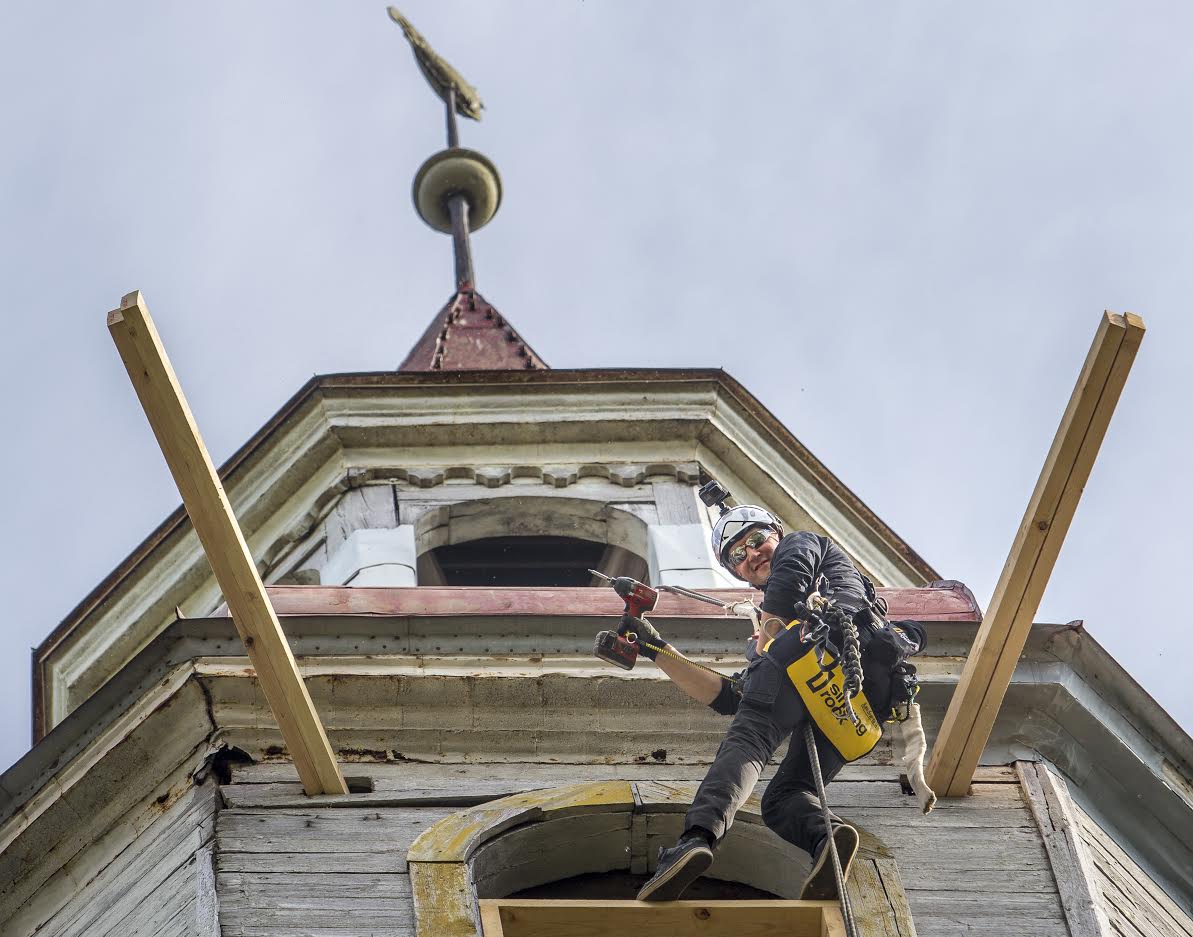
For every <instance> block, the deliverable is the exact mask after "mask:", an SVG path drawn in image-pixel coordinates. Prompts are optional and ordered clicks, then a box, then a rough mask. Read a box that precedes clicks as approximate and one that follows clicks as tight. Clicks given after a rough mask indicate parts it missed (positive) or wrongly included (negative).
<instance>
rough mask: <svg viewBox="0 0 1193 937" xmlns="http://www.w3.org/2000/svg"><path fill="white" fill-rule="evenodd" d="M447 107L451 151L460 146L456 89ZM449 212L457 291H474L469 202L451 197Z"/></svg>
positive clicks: (454, 196)
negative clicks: (457, 127)
mask: <svg viewBox="0 0 1193 937" xmlns="http://www.w3.org/2000/svg"><path fill="white" fill-rule="evenodd" d="M444 104H446V106H447V145H448V148H449V149H452V148H455V147H458V146H459V145H460V135H459V132H458V131H457V129H456V89H455V88H448V90H447V95H446V97H445V99H444ZM447 211H448V214H449V215H450V216H451V221H452V254H453V255H454V258H455V262H456V289H457V290H464V289H473V288H474V287H475V286H476V274H475V273H474V272H473V269H472V243H471V241H470V240H469V233H470V232H469V230H468V200H467V199H466V198H465V197H464V196H463V195H461V194H455V195H449V196H448V198H447Z"/></svg>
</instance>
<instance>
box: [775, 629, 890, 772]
mask: <svg viewBox="0 0 1193 937" xmlns="http://www.w3.org/2000/svg"><path fill="white" fill-rule="evenodd" d="M799 624H800V623H799V622H798V621H793V622H792V623H791V624H789V625H787V627H786V630H784V631H782V632H780V634H779V636H778V637H777V638H775V639H773V640H771V641H768V642H767V643H766V646H765V647H764V648H763V654H765V655H766V656H767V657H769V658H770V660H771V662H772V663H774V664H775V665H777V666H778V667H779V669H780V670H783V671H784V672H785V673H786V674H787V678H788V679H789V680H790V681H791V683H792V685H793V686H794V687H795V690H796V692H797V693H799V695H800V699H802V700H803V701H804V705H805V706H806V707H807V709H808V712H809V713H810V714H811V716H812V719H813V721H814V722H815V723H816V727H817V728H818V729H819V730H820V732H821V734H823V735H824V737H825V738H826V739H828V740H829V742H831V743H832V746H833V748H835V749H836V750H837V752H838V753H839V754H840V755H841V757H842V758H844V759H845V760H846V761H857V760H858V759H859V758H861V757H863V756H864V755H867V754H869V753H870V751H871V750H872V749H873V748H874V746H875V745H877V744H878V740H879V739H881V738H882V726H881V725H880V724H879V721H878V718H877V717H876V716H875V715H874V707H873V706H871V705H870V701H869V700H868V699H866V694H865V691H864V690H863V691H862V692H860V693H858V694H857V695H856V696H853V697H851V700H850V701H851V702H852V704H853V711H854V712H855V713H856V714H857V717H858V721H857V722H856V723H855V722H854V721H853V720H852V719H850V718H849V710H848V708H847V707H846V705H845V690H844V689H843V683H844V681H843V679H842V676H841V667H840V665H839V664H838V662H837V660H836V658H835V657H833V655H832V654H831V653H830V652H829V651H828V650H822V653H821V654H818V653H817V651H818V648H817V646H816V645H815V644H811V643H807V642H804V641H802V640H800V635H799V631H800V629H799ZM822 659H823V662H822Z"/></svg>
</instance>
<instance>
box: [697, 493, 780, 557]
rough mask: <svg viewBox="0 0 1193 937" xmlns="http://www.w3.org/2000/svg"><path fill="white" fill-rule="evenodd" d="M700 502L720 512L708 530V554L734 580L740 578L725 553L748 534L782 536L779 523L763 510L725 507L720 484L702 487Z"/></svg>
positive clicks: (723, 494)
mask: <svg viewBox="0 0 1193 937" xmlns="http://www.w3.org/2000/svg"><path fill="white" fill-rule="evenodd" d="M700 500H701V501H703V502H704V503H705V504H706V505H708V506H709V507H710V508H711V507H714V506H716V507H718V508H720V509H721V516H720V517H719V518H717V521H716V523H715V524H713V528H712V552H713V555H714V556H716V558H717V561H718V562H719V563H720V564H721V565H722V566H723V567H724V568H725V569H726V570H728V572H729V574H730V575H731V576H733V577H734V578H735V579H741V578H742V577H741V576H739V575H738V574H737V572H736V566H737V564H736V563H733V562H732V561H731V560H730V559H729V553H730V551H732V550H733V548H734V547H735V546H736V545H737V544H738V542H739V541H741V540H742V539H744V538H745V537H746V536H748V535H749V533H750V531H752V530H755V529H757V528H759V527H764V528H768V529H770V530H773V531H774V532H775V533H776V534H778V535H779V536H780V537H782V536H783V522H782V521H781V520H779V519H778V518H777V517H775V515H773V514H772V513H771V512H770V511H768V510H766V509H765V508H760V507H758V506H757V505H753V504H739V505H737V506H736V507H726V506H725V502H726V501H727V500H729V490H728V489H727V488H726V487H725V486H724V485H722V484H721V483H720V482H717V481H710V482H709V483H708V484H706V485H704V486H702V487H701V489H700ZM743 581H744V580H743Z"/></svg>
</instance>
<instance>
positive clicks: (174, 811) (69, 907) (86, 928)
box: [5, 785, 216, 937]
mask: <svg viewBox="0 0 1193 937" xmlns="http://www.w3.org/2000/svg"><path fill="white" fill-rule="evenodd" d="M215 798H216V791H215V787H214V785H208V786H204V787H201V788H196V789H194V790H192V791H190V792H189V793H187V794H186V795H185V796H184V797H183V798H181V799H180V800H179V801H178V802H176V803H175V804H173V805H171V806H169V807H168V808H166V809H164V810H163V811H160V812H158V814H157V816H156V818H155V819H154V820H153V822H151V823H149V824H148V825H147V826H146V827H145V828H144V830H143V831H142V832H141V834H140V836H139V838H138V839H137V840H136V848H135V849H126V850H124V851H123V852H120V853H119V854H117V855H116V856H115V857H114V858H112V859H111V860H110V861H109V862H108V863H107V865H104V866H102V867H100V868H98V869H95V870H92V869H91V868H90V866H89V864H88V862H89V858H90V857H89V856H88V855H87V854H85V853H84V854H80V855H79V856H77V857H76V859H75V860H72V862H70V863H68V864H67V866H66V867H65V868H64V869H62V870H61V871H60V872H59V873H58V874H57V875H55V876H54V877H53V878H52V879H51V880H50V882H49V883H48V885H47V886H46V887H44V888H43V890H42V892H41V893H39V894H38V895H37V896H35V897H34V898H32V899H30V901H29V902H28V903H27V904H26V906H25V907H24V908H22V909H21V910H20V911H18V913H17V915H15V916H14V917H13V918H12V919H11V920H9V921H8V922H7V925H6V930H5V933H6V934H12V935H14V937H15V935H18V934H28V933H33V932H34V931H37V933H38V934H40V935H54V937H76V935H83V934H88V935H101V934H105V933H123V932H127V931H131V930H133V929H135V928H137V927H139V926H140V925H139V924H137V923H136V921H137V920H138V919H141V918H152V917H153V916H154V915H155V913H156V910H157V905H159V904H161V903H163V902H168V901H169V900H171V897H172V896H173V895H174V894H175V892H177V891H179V890H183V891H186V895H187V896H188V897H190V896H191V895H192V894H193V889H192V890H188V888H189V886H188V884H187V883H188V882H192V881H193V877H194V867H193V861H192V859H193V856H194V854H195V853H196V852H197V851H198V850H200V849H201V848H202V847H203V846H204V845H205V844H206V843H207V842H209V841H210V839H211V836H212V822H213V816H214V813H215V808H216V799H215ZM179 870H183V871H182V872H181V873H179ZM176 873H179V876H180V877H178V878H176V879H175V880H174V882H173V883H172V884H171V885H169V886H168V887H167V886H166V884H165V883H166V882H167V881H169V880H170V879H171V877H172V876H174V875H175V874H176ZM80 884H82V887H80ZM56 900H57V901H59V902H60V904H59V906H58V907H57V909H56V910H54V911H53V913H52V914H50V915H48V920H46V919H45V917H46V916H47V912H46V911H45V910H42V909H44V908H45V907H46V905H47V903H51V902H54V901H56ZM51 907H52V904H51ZM43 920H44V923H42V921H43ZM130 921H131V922H132V923H126V922H130Z"/></svg>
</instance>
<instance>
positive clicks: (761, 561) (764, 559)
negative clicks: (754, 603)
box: [729, 527, 779, 586]
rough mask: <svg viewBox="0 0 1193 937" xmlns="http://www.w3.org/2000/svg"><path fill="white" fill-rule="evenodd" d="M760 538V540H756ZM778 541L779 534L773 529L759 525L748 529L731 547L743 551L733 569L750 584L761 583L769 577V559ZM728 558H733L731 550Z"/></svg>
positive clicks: (759, 584)
mask: <svg viewBox="0 0 1193 937" xmlns="http://www.w3.org/2000/svg"><path fill="white" fill-rule="evenodd" d="M760 535H761V536H760ZM760 539H761V542H758V541H759V540H760ZM778 543H779V535H778V534H777V533H775V532H774V531H773V530H768V529H766V528H765V527H760V528H758V529H757V530H752V531H750V533H748V534H746V535H745V536H744V537H742V539H741V540H739V541H738V542H737V543H736V544H735V545H734V547H733V550H734V551H737V550H741V551H744V553H745V556H744V557H743V559H742V560H741V562H740V563H738V564H737V565H736V566H734V567H733V571H734V572H735V573H737V575H738V576H740V577H741V578H742V579H744V580H745V581H746V582H748V583H749V584H750V585H752V586H761V585H763V584H764V583H765V582H766V580H767V579H769V578H770V560H771V557H772V556H773V555H774V552H775V547H776V546H778ZM729 558H730V559H731V560H732V559H733V551H730V556H729Z"/></svg>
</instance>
